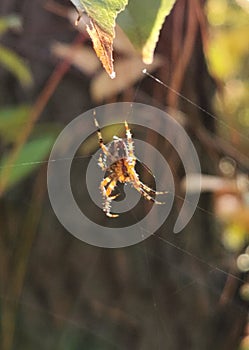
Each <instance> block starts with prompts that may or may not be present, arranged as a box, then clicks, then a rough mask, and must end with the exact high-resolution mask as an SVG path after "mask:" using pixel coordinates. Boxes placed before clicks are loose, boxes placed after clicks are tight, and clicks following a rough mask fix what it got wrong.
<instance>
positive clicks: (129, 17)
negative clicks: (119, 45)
mask: <svg viewBox="0 0 249 350" xmlns="http://www.w3.org/2000/svg"><path fill="white" fill-rule="evenodd" d="M175 2H176V0H130V1H129V3H128V6H127V7H126V8H125V10H124V11H123V12H122V13H120V14H119V16H118V18H117V22H118V24H119V25H120V27H121V28H122V29H123V30H124V32H125V33H126V35H127V36H128V38H129V39H130V41H131V42H132V43H133V45H134V46H135V48H136V49H137V50H138V51H139V52H141V54H142V57H143V61H144V63H146V64H150V63H151V62H152V61H153V55H154V50H155V47H156V44H157V41H158V38H159V34H160V30H161V28H162V25H163V23H164V21H165V18H166V16H167V15H169V13H170V11H171V10H172V8H173V6H174V4H175Z"/></svg>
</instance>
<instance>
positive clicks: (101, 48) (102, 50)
mask: <svg viewBox="0 0 249 350" xmlns="http://www.w3.org/2000/svg"><path fill="white" fill-rule="evenodd" d="M86 30H87V32H88V34H89V35H90V37H91V39H92V42H93V48H94V50H95V52H96V54H97V56H98V57H99V59H100V61H101V62H102V64H103V67H104V68H105V70H106V71H107V73H108V74H109V76H110V77H111V78H112V79H114V78H115V76H116V75H115V72H114V68H113V57H112V42H113V36H112V35H110V34H109V33H107V32H105V31H104V30H103V29H102V28H100V26H99V25H98V24H97V23H96V22H95V21H94V20H91V21H90V25H89V26H87V27H86Z"/></svg>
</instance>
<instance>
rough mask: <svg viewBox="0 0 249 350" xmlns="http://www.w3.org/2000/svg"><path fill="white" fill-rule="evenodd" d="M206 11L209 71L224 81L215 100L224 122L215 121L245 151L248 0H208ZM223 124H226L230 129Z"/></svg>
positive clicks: (248, 123)
mask: <svg viewBox="0 0 249 350" xmlns="http://www.w3.org/2000/svg"><path fill="white" fill-rule="evenodd" d="M207 15H208V20H209V23H210V25H211V28H210V40H209V45H208V50H207V60H208V64H209V68H210V71H211V73H212V75H213V76H214V77H216V78H217V79H218V80H219V81H220V82H222V83H223V84H224V88H223V90H222V93H218V94H217V96H216V101H215V105H216V109H217V112H218V114H219V117H220V118H222V119H223V121H224V124H219V125H218V127H219V131H220V133H221V135H222V137H225V138H226V139H227V140H229V141H230V142H232V143H233V144H234V146H236V147H238V149H239V150H240V151H242V152H244V153H245V154H247V152H248V139H247V138H248V135H249V134H248V133H247V134H246V133H245V128H248V127H249V89H248V87H249V82H248V74H249V69H248V68H249V46H248V37H249V2H248V1H247V0H237V1H230V0H219V1H216V0H209V1H208V2H207ZM224 125H229V126H230V127H231V128H230V130H228V128H227V127H224ZM232 128H234V129H236V130H237V131H238V132H236V131H235V130H233V129H232ZM239 133H241V135H239ZM243 135H244V136H245V137H243Z"/></svg>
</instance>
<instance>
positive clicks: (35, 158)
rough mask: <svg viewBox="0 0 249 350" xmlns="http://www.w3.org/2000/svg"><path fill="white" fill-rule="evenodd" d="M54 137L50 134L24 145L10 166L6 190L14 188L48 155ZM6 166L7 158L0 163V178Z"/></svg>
mask: <svg viewBox="0 0 249 350" xmlns="http://www.w3.org/2000/svg"><path fill="white" fill-rule="evenodd" d="M54 140H55V137H54V136H53V135H51V134H48V135H44V136H42V137H40V138H39V139H35V140H32V141H30V142H28V143H26V144H25V145H24V147H23V148H22V150H21V152H20V153H19V155H18V157H17V159H16V161H15V163H14V164H11V165H10V168H11V169H10V172H9V174H8V184H7V187H6V189H9V188H10V187H12V186H14V185H15V184H17V183H18V182H20V181H21V180H23V179H24V178H25V177H27V176H28V175H29V174H30V173H31V172H32V171H34V170H35V169H36V168H37V167H38V166H39V165H40V163H41V162H42V161H43V160H44V158H45V157H46V156H47V154H48V153H49V151H50V149H51V147H52V145H53V143H54ZM6 164H8V156H6V157H4V158H3V159H2V160H1V161H0V178H1V176H2V175H3V173H4V170H5V169H6Z"/></svg>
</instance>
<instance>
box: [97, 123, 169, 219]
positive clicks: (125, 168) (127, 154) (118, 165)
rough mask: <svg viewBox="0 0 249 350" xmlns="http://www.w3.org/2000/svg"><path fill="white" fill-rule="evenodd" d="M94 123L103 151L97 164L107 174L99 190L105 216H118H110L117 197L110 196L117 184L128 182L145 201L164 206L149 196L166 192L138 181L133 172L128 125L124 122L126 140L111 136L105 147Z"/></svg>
mask: <svg viewBox="0 0 249 350" xmlns="http://www.w3.org/2000/svg"><path fill="white" fill-rule="evenodd" d="M94 122H95V126H96V127H97V133H98V140H99V145H100V148H101V149H102V151H103V154H101V155H100V157H99V161H98V164H99V166H100V168H101V169H102V170H103V172H105V173H106V174H107V176H106V177H105V178H104V179H103V180H102V181H101V184H100V190H101V193H102V196H103V200H104V203H103V211H104V212H105V214H106V215H107V216H108V217H111V218H114V217H117V216H118V214H112V213H111V212H110V210H111V202H112V200H113V199H115V198H116V197H117V196H118V195H112V192H113V190H114V189H115V187H116V185H117V182H120V183H125V182H129V183H131V184H132V186H133V187H134V188H135V189H136V190H137V191H138V192H139V193H140V194H141V195H142V196H143V197H144V198H146V199H147V200H150V201H152V202H154V203H155V204H164V203H163V202H158V201H156V200H155V199H154V197H152V196H151V194H153V195H156V194H163V193H166V192H158V191H155V190H153V189H152V188H150V187H148V186H147V185H145V184H144V183H143V182H141V181H140V180H139V175H138V174H137V173H136V171H135V165H136V161H137V158H136V157H135V154H134V147H133V141H132V135H131V131H130V129H129V126H128V123H127V122H126V121H125V130H126V139H125V140H124V139H121V138H119V137H117V136H113V141H111V142H110V143H109V145H108V146H106V145H105V144H104V142H103V138H102V134H101V131H100V128H99V124H98V121H97V120H96V119H94Z"/></svg>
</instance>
